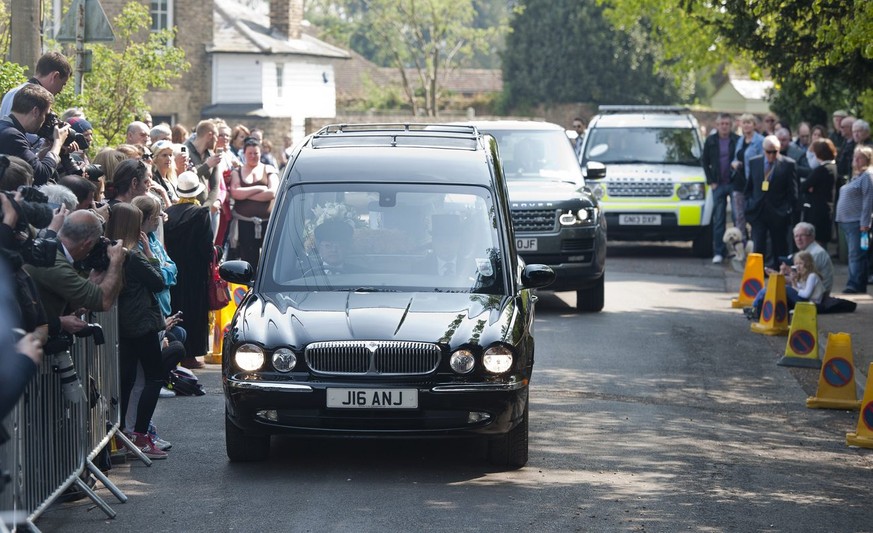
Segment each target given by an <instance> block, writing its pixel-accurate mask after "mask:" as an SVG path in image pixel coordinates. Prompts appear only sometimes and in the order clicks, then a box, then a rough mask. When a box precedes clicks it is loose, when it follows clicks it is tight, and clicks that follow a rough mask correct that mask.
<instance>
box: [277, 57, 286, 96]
mask: <svg viewBox="0 0 873 533" xmlns="http://www.w3.org/2000/svg"><path fill="white" fill-rule="evenodd" d="M284 85H285V63H276V96H278V97H279V98H282V92H283V91H282V89H283V88H284Z"/></svg>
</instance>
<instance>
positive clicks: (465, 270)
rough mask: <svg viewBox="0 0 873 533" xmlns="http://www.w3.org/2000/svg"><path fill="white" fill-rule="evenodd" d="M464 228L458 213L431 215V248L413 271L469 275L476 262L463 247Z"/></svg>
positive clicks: (441, 274) (445, 274)
mask: <svg viewBox="0 0 873 533" xmlns="http://www.w3.org/2000/svg"><path fill="white" fill-rule="evenodd" d="M462 230H463V228H462V224H461V219H460V217H459V216H458V215H433V216H432V217H431V249H430V251H428V253H427V255H426V256H425V257H424V259H422V260H421V261H419V262H418V263H417V264H416V266H415V268H414V269H413V271H414V272H415V273H418V274H435V275H438V276H456V275H459V274H460V275H467V274H470V273H472V272H474V270H475V267H476V265H475V263H474V262H473V261H472V260H471V259H470V257H468V256H467V255H466V254H465V253H464V251H463V250H462V249H461V243H462V242H464V240H463V239H461V238H460V235H461V231H462Z"/></svg>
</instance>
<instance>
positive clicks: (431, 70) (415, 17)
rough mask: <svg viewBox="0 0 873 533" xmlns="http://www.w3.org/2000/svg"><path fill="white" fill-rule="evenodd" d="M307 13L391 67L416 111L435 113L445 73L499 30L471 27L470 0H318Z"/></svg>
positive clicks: (437, 112)
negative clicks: (313, 15) (312, 14)
mask: <svg viewBox="0 0 873 533" xmlns="http://www.w3.org/2000/svg"><path fill="white" fill-rule="evenodd" d="M310 13H314V14H315V15H316V16H315V17H314V19H315V20H316V21H318V22H319V23H321V24H325V25H326V26H327V27H328V30H329V32H330V33H331V34H332V35H333V36H334V37H340V38H342V39H344V42H345V43H346V45H347V46H350V47H351V48H353V49H355V50H361V49H363V50H364V51H366V52H368V53H369V56H370V57H373V58H375V59H376V60H377V62H380V63H382V64H385V65H390V66H392V67H394V68H395V69H396V70H397V72H398V75H399V78H400V84H401V87H402V90H403V94H404V95H405V96H406V100H407V101H408V102H409V105H410V106H411V107H412V110H413V113H414V114H416V115H419V114H421V113H424V114H425V115H427V116H438V115H439V111H440V101H441V99H442V97H443V96H444V90H443V85H444V83H445V80H446V77H447V76H448V75H449V74H450V73H451V72H452V71H453V70H454V69H455V68H457V67H458V65H459V64H461V63H462V62H463V61H464V60H466V59H467V58H470V57H471V56H472V55H474V54H475V53H476V52H477V51H481V50H486V49H487V43H488V42H489V39H491V40H493V38H494V35H495V34H496V33H497V32H499V31H500V28H499V27H498V28H488V29H481V28H475V27H474V26H473V20H474V17H475V15H476V10H475V9H474V8H473V2H472V0H337V1H323V2H320V3H318V4H317V5H316V6H310ZM366 55H368V54H365V56H366Z"/></svg>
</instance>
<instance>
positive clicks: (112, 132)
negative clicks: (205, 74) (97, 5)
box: [62, 2, 189, 146]
mask: <svg viewBox="0 0 873 533" xmlns="http://www.w3.org/2000/svg"><path fill="white" fill-rule="evenodd" d="M150 24H151V18H150V16H149V10H148V8H147V7H146V6H144V5H142V4H139V3H136V2H131V3H129V4H127V5H126V6H124V9H123V10H122V12H121V14H119V15H118V16H117V17H116V18H115V20H114V21H113V23H112V27H113V29H114V31H115V39H116V42H122V43H126V44H125V46H124V48H123V49H122V50H120V51H116V50H113V49H112V48H110V47H109V46H106V45H103V44H93V45H89V47H90V48H91V50H92V53H93V65H94V67H93V71H92V72H90V73H89V74H87V75H86V76H85V82H84V84H83V89H82V95H81V100H80V105H81V106H82V107H84V108H85V112H86V116H87V117H88V119H89V120H90V121H91V123H92V124H93V125H94V132H95V144H97V145H99V146H108V145H115V144H119V143H120V142H122V141H123V139H124V134H125V131H126V129H127V125H128V124H130V122H132V121H133V120H134V118H135V117H136V116H137V115H139V114H141V113H142V112H144V111H147V110H148V107H147V106H146V103H145V98H144V97H145V94H146V93H147V92H148V91H149V90H151V89H170V88H172V82H173V81H174V80H176V79H178V78H179V77H180V76H181V75H182V73H183V72H185V71H186V70H188V68H189V64H188V62H187V61H185V52H184V51H183V50H182V49H181V48H177V47H174V46H168V45H167V43H168V42H169V41H170V40H171V39H172V38H173V37H174V34H175V33H174V31H171V30H165V31H161V32H149V31H148V30H149V26H150ZM144 34H145V35H147V37H145V39H143V38H142V36H143V35H144ZM68 86H69V84H68ZM62 94H63V93H62Z"/></svg>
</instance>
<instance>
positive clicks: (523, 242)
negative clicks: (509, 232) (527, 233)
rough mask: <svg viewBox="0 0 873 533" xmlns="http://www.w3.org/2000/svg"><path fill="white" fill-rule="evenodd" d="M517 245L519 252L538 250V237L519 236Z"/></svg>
mask: <svg viewBox="0 0 873 533" xmlns="http://www.w3.org/2000/svg"><path fill="white" fill-rule="evenodd" d="M515 247H516V249H518V251H519V252H536V251H537V239H536V237H519V238H517V239H515Z"/></svg>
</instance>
